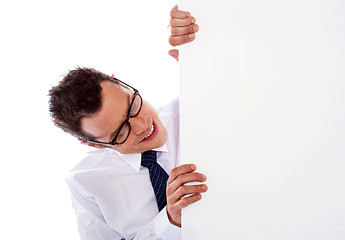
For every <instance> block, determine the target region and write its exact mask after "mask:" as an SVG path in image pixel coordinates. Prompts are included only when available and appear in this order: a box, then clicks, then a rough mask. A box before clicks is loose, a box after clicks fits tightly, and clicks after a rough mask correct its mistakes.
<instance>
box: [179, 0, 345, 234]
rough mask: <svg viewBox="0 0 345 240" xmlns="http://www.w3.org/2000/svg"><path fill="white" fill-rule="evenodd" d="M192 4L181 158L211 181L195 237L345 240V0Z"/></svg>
mask: <svg viewBox="0 0 345 240" xmlns="http://www.w3.org/2000/svg"><path fill="white" fill-rule="evenodd" d="M182 3H183V6H182V5H181V4H180V6H181V7H184V8H187V9H189V10H190V11H191V12H192V13H193V14H194V15H195V16H197V18H198V23H199V25H200V31H199V34H198V38H197V39H196V41H195V42H194V43H193V44H191V45H188V46H186V47H185V46H182V47H181V58H180V74H181V83H183V87H182V84H181V91H180V110H181V160H182V161H184V162H189V161H194V162H196V163H197V165H198V168H199V170H200V171H201V172H203V173H205V174H206V175H207V176H208V180H207V183H208V186H209V190H208V192H207V193H206V194H204V195H203V199H202V200H201V201H200V202H199V203H198V204H196V205H194V206H191V207H188V208H186V209H185V211H184V214H183V228H182V230H183V239H184V240H195V239H197V240H209V239H217V240H229V239H234V240H253V239H255V240H277V239H279V240H330V239H332V240H343V239H345V205H344V203H345V174H344V172H345V161H344V160H345V94H344V93H345V67H344V66H345V44H344V43H345V15H344V12H345V2H344V1H342V0H322V1H309V0H280V1H276V0H261V1H257V0H213V1H202V0H201V1H200V0H184V1H182ZM191 159H192V160H191Z"/></svg>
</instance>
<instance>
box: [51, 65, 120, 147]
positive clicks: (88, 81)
mask: <svg viewBox="0 0 345 240" xmlns="http://www.w3.org/2000/svg"><path fill="white" fill-rule="evenodd" d="M102 81H111V82H113V83H115V84H118V82H117V81H116V79H114V78H112V77H110V76H108V75H106V74H104V73H101V72H99V71H97V70H95V69H93V68H80V67H78V68H76V69H75V70H72V71H69V72H68V74H67V75H66V76H65V77H64V78H63V79H62V80H61V81H60V82H59V84H58V85H57V86H55V87H53V88H52V89H51V90H50V91H49V96H50V100H49V111H50V114H51V117H52V120H53V122H54V123H55V125H56V126H57V127H59V128H62V129H63V130H64V131H65V132H68V133H70V134H72V135H74V136H75V137H77V138H78V139H79V140H81V141H84V140H88V139H89V140H93V139H94V138H93V137H92V136H89V135H88V134H86V133H85V132H83V131H82V129H81V119H82V118H83V117H90V116H92V115H94V114H95V113H97V112H98V111H99V110H100V109H101V107H102V88H101V86H100V83H101V82H102Z"/></svg>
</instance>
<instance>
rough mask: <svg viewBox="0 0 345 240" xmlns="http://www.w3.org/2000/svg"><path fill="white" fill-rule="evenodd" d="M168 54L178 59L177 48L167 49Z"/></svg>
mask: <svg viewBox="0 0 345 240" xmlns="http://www.w3.org/2000/svg"><path fill="white" fill-rule="evenodd" d="M169 55H170V56H172V57H173V58H175V59H176V60H177V61H178V50H177V49H172V50H170V51H169Z"/></svg>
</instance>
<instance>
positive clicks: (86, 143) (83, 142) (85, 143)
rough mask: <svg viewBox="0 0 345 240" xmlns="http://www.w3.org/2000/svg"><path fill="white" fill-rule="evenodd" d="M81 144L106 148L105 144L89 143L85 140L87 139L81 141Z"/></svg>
mask: <svg viewBox="0 0 345 240" xmlns="http://www.w3.org/2000/svg"><path fill="white" fill-rule="evenodd" d="M80 144H83V145H87V146H89V147H94V148H98V149H103V148H105V147H103V146H101V145H98V144H93V143H88V142H85V141H82V142H80Z"/></svg>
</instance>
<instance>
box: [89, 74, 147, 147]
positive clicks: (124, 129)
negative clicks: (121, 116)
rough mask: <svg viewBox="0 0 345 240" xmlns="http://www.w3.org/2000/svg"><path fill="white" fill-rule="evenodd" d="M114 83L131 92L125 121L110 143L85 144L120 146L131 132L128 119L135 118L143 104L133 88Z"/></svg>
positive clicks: (117, 80) (124, 84)
mask: <svg viewBox="0 0 345 240" xmlns="http://www.w3.org/2000/svg"><path fill="white" fill-rule="evenodd" d="M113 79H114V81H116V82H117V83H119V84H120V85H122V86H126V87H129V88H131V89H132V90H133V92H134V94H133V96H132V100H131V104H130V105H129V109H128V113H127V117H126V120H125V121H124V122H123V123H122V124H121V126H120V128H119V129H120V130H119V131H118V132H117V133H116V135H115V137H114V138H113V140H111V141H110V142H108V143H107V142H99V141H91V140H88V141H86V142H88V143H94V144H101V145H108V146H113V145H115V144H122V143H124V142H125V141H126V140H127V138H128V136H129V134H130V132H131V124H130V123H129V122H128V121H129V119H130V118H134V117H136V116H138V114H139V112H140V110H141V106H142V103H143V100H142V98H141V96H140V94H139V91H138V90H137V89H135V88H133V87H131V86H130V85H128V84H126V83H124V82H122V81H120V80H119V79H117V78H113Z"/></svg>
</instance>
